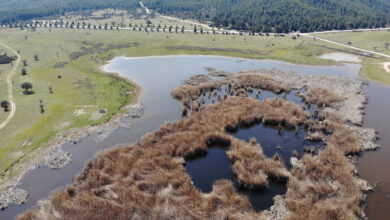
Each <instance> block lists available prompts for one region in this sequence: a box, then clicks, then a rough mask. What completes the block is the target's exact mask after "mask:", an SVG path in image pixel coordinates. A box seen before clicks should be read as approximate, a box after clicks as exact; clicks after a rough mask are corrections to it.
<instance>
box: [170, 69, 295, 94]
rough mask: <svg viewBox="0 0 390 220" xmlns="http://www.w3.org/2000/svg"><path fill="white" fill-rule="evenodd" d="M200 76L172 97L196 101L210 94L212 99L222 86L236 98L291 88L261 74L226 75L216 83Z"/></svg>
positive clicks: (187, 82) (176, 90) (278, 91)
mask: <svg viewBox="0 0 390 220" xmlns="http://www.w3.org/2000/svg"><path fill="white" fill-rule="evenodd" d="M200 76H201V75H200ZM200 76H197V77H195V78H190V79H189V80H187V81H185V82H184V84H183V85H180V86H178V87H176V88H175V89H174V90H173V91H172V96H173V97H174V98H175V99H178V100H184V99H186V98H187V99H191V100H195V99H197V98H198V97H200V96H201V95H203V94H204V93H206V92H208V93H209V98H210V94H212V95H213V96H217V95H218V92H217V90H220V89H221V87H222V85H228V92H229V95H231V96H232V95H233V94H234V91H236V96H247V95H248V93H251V92H252V91H253V89H265V90H270V91H273V92H275V93H281V92H286V91H289V90H290V88H288V87H286V86H281V85H279V84H278V83H276V82H275V81H274V80H273V79H272V78H271V77H269V76H266V75H263V74H260V73H238V74H234V75H226V76H225V78H224V79H221V80H214V81H213V80H211V79H210V78H208V77H200ZM199 78H202V80H199ZM258 94H259V93H258Z"/></svg>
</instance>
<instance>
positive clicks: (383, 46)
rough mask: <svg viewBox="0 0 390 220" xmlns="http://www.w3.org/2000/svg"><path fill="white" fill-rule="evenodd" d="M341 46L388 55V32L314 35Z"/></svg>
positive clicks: (389, 47)
mask: <svg viewBox="0 0 390 220" xmlns="http://www.w3.org/2000/svg"><path fill="white" fill-rule="evenodd" d="M316 36H319V37H322V38H325V39H327V40H331V41H336V42H339V43H342V44H348V43H351V46H354V47H358V48H362V49H366V50H371V51H376V52H379V53H384V54H388V55H390V31H367V32H343V33H327V34H316Z"/></svg>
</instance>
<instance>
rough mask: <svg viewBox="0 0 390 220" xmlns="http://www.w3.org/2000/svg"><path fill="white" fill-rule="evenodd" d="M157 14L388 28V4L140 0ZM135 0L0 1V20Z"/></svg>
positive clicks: (254, 24) (267, 28) (308, 27)
mask: <svg viewBox="0 0 390 220" xmlns="http://www.w3.org/2000/svg"><path fill="white" fill-rule="evenodd" d="M144 3H145V5H146V6H147V7H148V8H150V9H153V10H155V11H157V12H159V13H162V14H173V15H176V16H179V17H181V18H191V19H196V20H200V21H202V22H208V23H210V24H211V25H212V26H213V27H216V28H219V27H223V28H231V29H237V30H243V31H251V32H263V33H264V32H276V33H287V32H291V31H300V32H311V31H322V30H331V29H339V30H342V29H353V28H378V27H383V26H386V25H389V24H390V2H389V1H388V0H245V1H237V0H144ZM139 7H140V6H139V1H138V0H110V1H105V0H81V1H79V0H36V1H30V0H0V22H1V23H2V24H9V23H12V22H16V21H20V20H29V19H34V18H39V17H45V16H51V15H63V14H65V12H69V11H86V10H96V9H105V8H120V9H127V10H135V9H136V8H139Z"/></svg>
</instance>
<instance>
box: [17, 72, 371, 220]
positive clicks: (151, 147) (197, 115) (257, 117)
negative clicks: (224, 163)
mask: <svg viewBox="0 0 390 220" xmlns="http://www.w3.org/2000/svg"><path fill="white" fill-rule="evenodd" d="M223 76H224V77H225V79H223V80H219V81H213V82H211V81H210V79H209V78H207V77H204V76H197V77H195V78H193V80H192V81H187V82H186V83H185V85H181V86H179V87H178V88H176V89H175V90H174V91H173V92H172V96H173V97H174V98H176V99H179V100H181V101H182V102H183V104H184V109H183V113H184V112H185V115H186V117H183V118H181V119H180V120H179V121H177V122H170V123H166V124H164V125H162V126H161V127H160V129H159V130H158V131H156V132H154V133H153V134H149V135H147V136H145V137H144V138H143V139H142V140H141V141H139V142H138V143H137V144H135V145H134V146H131V147H128V146H123V147H118V148H115V149H110V150H107V151H104V152H101V153H98V154H97V155H96V156H95V158H94V159H93V160H92V161H90V162H88V163H87V164H86V166H85V168H84V170H83V171H82V173H80V174H79V175H78V176H77V177H76V178H75V179H74V181H73V183H72V184H71V185H70V186H68V187H67V188H66V189H62V190H60V191H58V192H57V193H55V194H54V195H53V196H52V197H51V198H50V200H47V201H42V202H40V203H39V206H38V207H37V208H36V209H34V210H30V211H28V212H26V213H24V214H22V215H21V216H19V219H22V220H25V219H269V218H270V216H278V217H279V218H280V219H282V218H287V219H358V218H359V217H361V216H363V211H362V210H363V208H362V207H361V206H360V204H361V202H362V201H363V199H364V195H363V193H362V187H361V185H359V181H358V178H357V177H356V176H355V173H354V171H355V166H354V164H353V162H352V161H351V160H350V159H348V158H347V157H345V154H349V153H353V152H357V151H359V147H360V146H359V145H358V144H357V140H358V137H356V136H353V135H352V133H351V132H350V130H349V129H348V127H347V126H345V125H344V124H343V120H342V117H341V116H340V115H339V114H337V113H336V112H335V111H334V110H331V109H329V108H326V109H323V110H322V111H321V112H318V117H315V118H318V120H317V119H316V120H315V121H312V120H310V118H309V113H308V112H306V111H304V109H303V107H302V106H299V105H297V104H295V103H292V102H289V101H286V100H283V99H266V100H264V101H262V102H260V101H259V100H256V99H253V98H250V97H247V95H248V93H251V91H252V90H253V89H267V90H271V91H273V92H275V93H280V92H282V91H288V90H289V88H287V87H282V86H280V85H278V84H277V83H275V81H273V80H272V78H270V77H268V76H264V75H261V74H252V73H240V74H237V75H232V74H226V73H223ZM222 85H227V92H228V93H229V94H230V95H231V96H228V97H224V98H222V97H220V98H219V101H218V103H216V104H212V105H209V106H207V107H205V106H201V105H202V104H204V101H200V102H194V100H198V99H199V97H200V96H202V95H206V93H208V94H209V96H211V95H213V96H217V92H216V91H217V90H221V87H222ZM237 90H240V91H241V92H239V93H238V95H237ZM318 91H323V92H324V91H325V90H316V91H314V92H311V91H308V93H307V94H306V95H307V96H308V97H307V98H305V99H306V100H309V102H313V103H316V104H319V105H323V104H327V105H328V104H330V103H334V102H336V101H338V100H340V99H338V97H337V98H334V97H335V96H333V98H329V97H328V95H329V94H330V93H329V91H325V94H326V95H325V96H326V97H325V96H323V95H321V94H318V93H317V92H318ZM234 94H236V96H232V95H234ZM199 103H200V104H199ZM190 108H193V109H192V112H191V113H190V114H188V111H189V110H190ZM195 109H196V110H195ZM258 122H263V123H265V124H273V125H278V126H280V127H287V128H296V127H297V126H300V125H305V127H306V128H307V129H308V130H309V131H310V132H321V133H323V134H326V135H327V136H326V137H325V138H324V139H326V141H325V142H326V144H327V146H326V148H325V149H324V150H322V151H320V152H319V153H318V155H311V154H305V155H304V156H303V158H302V159H301V160H300V161H299V164H300V166H296V167H293V168H292V170H291V172H289V171H288V170H287V169H286V168H285V167H284V163H283V161H282V158H280V156H279V155H278V154H275V156H274V157H273V158H268V157H266V156H265V155H264V154H263V151H262V148H261V146H260V144H258V143H257V141H256V140H255V139H251V140H250V142H249V143H246V142H243V141H241V140H238V139H235V138H234V137H232V136H231V135H229V134H228V133H227V131H230V130H235V129H237V128H238V127H239V126H240V125H251V124H253V123H258ZM321 138H322V136H321ZM213 145H223V146H227V147H228V146H230V149H229V150H228V153H227V155H228V157H229V159H230V160H231V162H232V164H233V172H234V174H235V175H236V176H237V178H238V182H239V184H240V185H241V186H242V187H245V188H249V189H255V188H264V187H266V186H267V183H268V179H270V178H274V179H276V180H279V181H288V184H287V186H288V190H287V193H286V195H285V196H284V197H283V198H282V199H281V200H278V202H277V204H278V205H280V204H282V206H283V207H279V208H275V207H273V208H272V209H271V210H272V212H273V213H271V214H270V212H271V211H264V212H258V213H256V212H255V211H254V210H253V209H252V207H251V204H250V202H249V201H248V199H247V198H246V197H244V196H242V195H239V194H237V193H236V191H235V189H234V187H233V185H232V183H231V182H230V181H227V180H219V181H216V182H215V183H214V185H213V189H212V192H210V193H207V194H205V193H202V192H200V191H199V190H198V189H197V188H196V187H195V186H194V185H193V183H192V181H191V178H190V177H189V176H188V174H187V173H186V172H185V169H184V167H183V161H184V159H183V158H191V157H196V156H199V155H202V154H205V153H206V152H207V149H208V147H210V146H213ZM297 156H298V153H297V152H295V153H294V157H297ZM295 159H296V160H298V159H297V158H295ZM279 199H280V198H279ZM278 210H282V211H281V213H278ZM275 212H276V213H275Z"/></svg>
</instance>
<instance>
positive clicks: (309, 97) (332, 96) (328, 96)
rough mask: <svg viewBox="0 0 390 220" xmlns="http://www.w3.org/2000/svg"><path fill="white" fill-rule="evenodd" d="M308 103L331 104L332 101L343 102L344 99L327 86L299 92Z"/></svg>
mask: <svg viewBox="0 0 390 220" xmlns="http://www.w3.org/2000/svg"><path fill="white" fill-rule="evenodd" d="M298 95H299V96H301V97H302V98H303V101H305V102H307V103H313V104H317V105H320V106H322V105H326V106H329V105H330V104H332V103H336V102H341V101H343V100H344V97H342V96H341V95H340V94H338V93H335V92H333V91H330V90H329V89H326V88H310V89H309V90H308V91H307V92H306V93H303V94H302V93H300V94H298Z"/></svg>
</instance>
